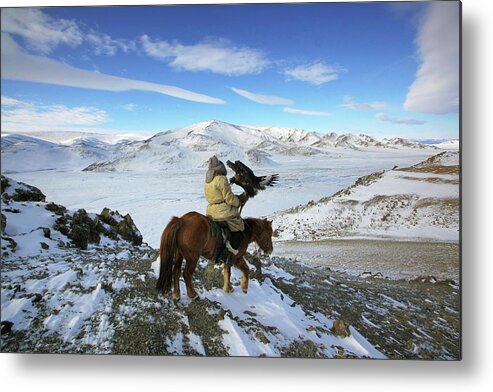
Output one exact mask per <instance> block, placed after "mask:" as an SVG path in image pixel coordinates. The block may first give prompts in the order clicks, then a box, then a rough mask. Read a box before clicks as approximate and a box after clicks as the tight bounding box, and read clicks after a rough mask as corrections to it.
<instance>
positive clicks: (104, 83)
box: [1, 33, 224, 104]
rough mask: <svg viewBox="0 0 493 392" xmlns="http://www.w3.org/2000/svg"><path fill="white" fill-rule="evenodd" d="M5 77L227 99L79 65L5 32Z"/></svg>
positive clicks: (197, 99)
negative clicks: (28, 48)
mask: <svg viewBox="0 0 493 392" xmlns="http://www.w3.org/2000/svg"><path fill="white" fill-rule="evenodd" d="M1 44H2V45H1V46H2V73H1V74H2V78H3V79H10V80H22V81H29V82H38V83H48V84H55V85H61V86H70V87H79V88H87V89H94V90H105V91H129V90H143V91H152V92H157V93H160V94H165V95H170V96H172V97H176V98H181V99H185V100H189V101H194V102H202V103H214V104H219V103H224V101H223V100H221V99H218V98H213V97H210V96H208V95H204V94H199V93H195V92H192V91H189V90H184V89H182V88H179V87H175V86H167V85H163V84H157V83H151V82H145V81H140V80H133V79H126V78H121V77H118V76H112V75H107V74H103V73H98V72H92V71H87V70H83V69H80V68H75V67H72V66H70V65H67V64H63V63H60V62H58V61H55V60H51V59H49V58H46V57H42V56H35V55H31V54H28V53H25V52H23V51H22V50H21V49H20V48H19V47H18V46H17V44H16V43H15V42H14V40H13V39H12V38H11V37H10V36H9V35H8V34H5V33H2V39H1Z"/></svg>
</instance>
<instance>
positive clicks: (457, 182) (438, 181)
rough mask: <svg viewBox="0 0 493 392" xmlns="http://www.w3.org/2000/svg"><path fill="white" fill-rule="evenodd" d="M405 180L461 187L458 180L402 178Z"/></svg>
mask: <svg viewBox="0 0 493 392" xmlns="http://www.w3.org/2000/svg"><path fill="white" fill-rule="evenodd" d="M401 178H402V179H404V180H410V181H424V182H430V183H432V184H452V185H459V180H458V179H452V180H451V179H446V178H439V177H426V178H417V177H408V176H403V177H401Z"/></svg>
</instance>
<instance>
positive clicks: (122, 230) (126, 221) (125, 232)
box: [116, 214, 142, 246]
mask: <svg viewBox="0 0 493 392" xmlns="http://www.w3.org/2000/svg"><path fill="white" fill-rule="evenodd" d="M116 231H117V233H118V234H120V235H121V236H122V238H123V239H124V240H127V241H130V242H132V243H133V244H134V245H137V246H139V245H141V244H142V234H140V232H139V229H137V226H135V224H134V221H133V220H132V218H131V217H130V215H129V214H127V215H125V216H124V217H123V220H121V221H120V222H118V223H117V225H116Z"/></svg>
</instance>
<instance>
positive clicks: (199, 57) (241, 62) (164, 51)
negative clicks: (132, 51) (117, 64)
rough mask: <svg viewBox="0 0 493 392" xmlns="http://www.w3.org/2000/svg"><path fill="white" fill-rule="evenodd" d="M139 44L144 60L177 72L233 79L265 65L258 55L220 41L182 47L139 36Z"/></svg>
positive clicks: (258, 52) (261, 57)
mask: <svg viewBox="0 0 493 392" xmlns="http://www.w3.org/2000/svg"><path fill="white" fill-rule="evenodd" d="M140 42H141V44H142V48H143V49H144V52H145V53H146V54H147V55H148V56H150V57H153V58H155V59H158V60H162V61H165V62H168V64H169V65H170V66H171V67H173V68H175V69H178V70H187V71H209V72H214V73H218V74H223V75H230V76H233V75H246V74H257V73H260V72H262V71H263V70H264V68H265V67H266V66H267V65H268V64H269V62H268V60H267V59H266V57H265V55H264V54H263V53H262V52H261V51H259V50H256V49H251V48H245V47H241V48H240V47H236V46H234V45H232V44H231V43H230V42H229V41H227V40H224V39H215V40H206V41H203V42H200V43H198V44H195V45H182V44H180V43H177V42H173V43H169V42H167V41H159V40H156V41H152V40H151V39H150V38H149V36H147V35H143V36H141V37H140Z"/></svg>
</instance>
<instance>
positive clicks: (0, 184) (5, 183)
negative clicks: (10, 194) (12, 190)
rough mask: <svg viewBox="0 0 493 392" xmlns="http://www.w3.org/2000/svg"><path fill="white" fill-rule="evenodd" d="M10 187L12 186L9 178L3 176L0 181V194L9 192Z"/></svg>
mask: <svg viewBox="0 0 493 392" xmlns="http://www.w3.org/2000/svg"><path fill="white" fill-rule="evenodd" d="M9 185H10V184H9V180H8V178H7V177H5V176H2V177H1V180H0V192H1V193H2V194H3V192H5V191H6V190H7V188H8V187H9Z"/></svg>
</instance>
